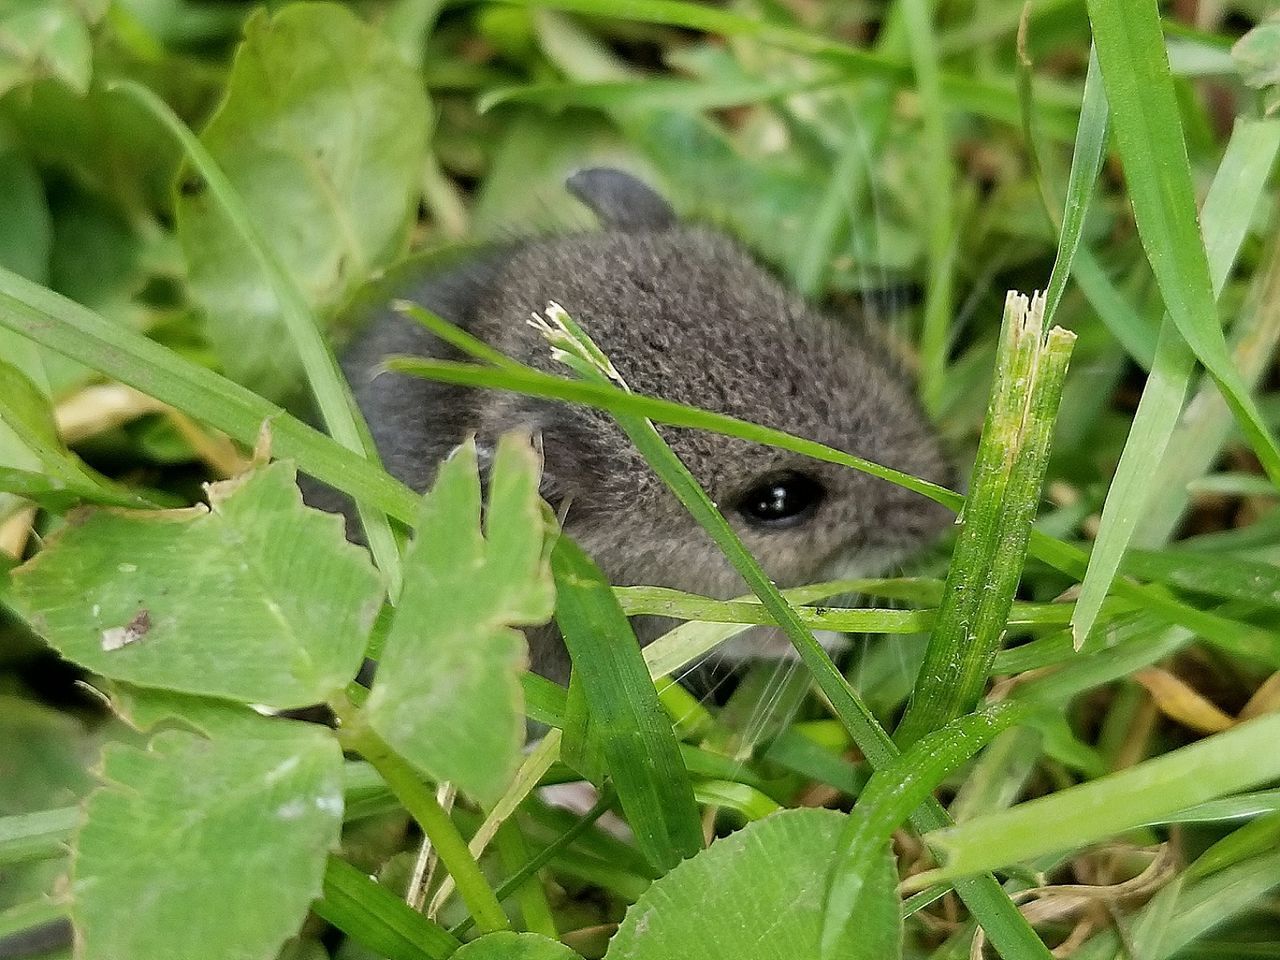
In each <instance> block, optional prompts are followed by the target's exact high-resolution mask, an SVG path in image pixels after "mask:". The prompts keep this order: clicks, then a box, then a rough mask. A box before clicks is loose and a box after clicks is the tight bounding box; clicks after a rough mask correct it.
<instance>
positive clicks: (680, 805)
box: [551, 536, 702, 870]
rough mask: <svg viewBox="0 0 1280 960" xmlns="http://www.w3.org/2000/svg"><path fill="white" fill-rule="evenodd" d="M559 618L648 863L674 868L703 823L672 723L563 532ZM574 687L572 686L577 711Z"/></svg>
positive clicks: (628, 632)
mask: <svg viewBox="0 0 1280 960" xmlns="http://www.w3.org/2000/svg"><path fill="white" fill-rule="evenodd" d="M551 569H552V573H553V574H554V575H555V580H556V622H557V623H558V624H559V625H560V632H561V634H562V635H563V636H564V640H565V646H567V647H568V648H569V653H570V656H572V658H573V665H574V678H575V684H580V689H581V691H582V697H583V698H584V700H585V702H586V706H587V712H588V717H589V720H590V728H591V737H592V738H593V739H594V740H595V741H596V742H597V743H598V744H599V748H600V750H601V752H602V754H603V756H604V759H605V761H606V764H607V768H608V771H609V774H610V776H611V777H612V778H613V782H614V784H615V786H616V787H617V792H618V799H619V801H620V802H621V804H622V808H623V810H624V812H625V813H626V815H627V822H628V823H629V824H630V825H631V829H632V830H633V831H634V832H635V835H636V840H637V842H638V844H639V846H640V849H641V850H642V851H644V853H645V855H646V856H647V857H648V858H649V860H650V862H651V863H652V864H653V865H654V866H655V867H659V868H660V869H664V870H669V869H671V868H672V867H674V866H675V865H676V864H677V863H679V862H680V861H681V860H683V859H685V858H686V857H691V856H693V855H694V854H695V853H697V852H698V851H699V850H700V849H702V826H701V822H700V820H699V817H698V808H697V805H696V804H695V803H694V798H693V788H692V785H691V783H690V780H689V773H688V771H687V770H686V769H685V766H684V761H683V759H681V756H680V750H679V747H678V746H677V745H676V739H675V734H674V732H673V731H672V729H671V722H670V720H669V719H668V717H667V715H666V714H665V713H664V712H663V710H662V707H661V705H660V704H659V703H658V694H657V691H656V690H655V689H654V686H653V681H652V680H651V679H650V677H649V671H648V670H647V669H645V665H644V658H643V657H642V656H641V654H640V647H639V645H638V644H637V643H636V641H635V634H634V633H633V632H632V629H631V625H630V623H629V622H628V621H627V617H626V614H624V613H623V612H622V608H621V607H620V606H618V601H617V599H616V598H615V597H614V595H613V591H612V589H611V588H610V587H609V584H608V581H606V580H605V578H604V575H603V574H602V573H601V572H600V570H599V569H598V568H597V567H596V565H595V564H594V563H592V562H591V560H590V558H588V557H587V555H586V554H585V553H583V552H582V549H581V548H580V547H578V546H577V544H575V543H573V542H572V541H571V540H569V538H568V537H563V536H562V537H560V539H559V540H558V541H557V542H556V545H555V548H554V549H553V550H552V552H551ZM574 692H575V691H574V687H573V686H571V687H570V692H569V712H570V713H572V712H573V701H574Z"/></svg>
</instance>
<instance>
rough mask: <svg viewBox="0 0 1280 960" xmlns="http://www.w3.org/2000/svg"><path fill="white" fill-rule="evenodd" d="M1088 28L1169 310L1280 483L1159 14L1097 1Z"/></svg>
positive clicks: (1131, 3) (1141, 229)
mask: <svg viewBox="0 0 1280 960" xmlns="http://www.w3.org/2000/svg"><path fill="white" fill-rule="evenodd" d="M1089 18H1090V20H1091V21H1092V23H1093V30H1094V43H1095V44H1096V46H1097V51H1098V62H1099V64H1100V65H1101V67H1102V79H1103V81H1104V84H1105V86H1106V92H1107V99H1108V101H1109V102H1110V104H1111V115H1112V120H1113V129H1114V135H1115V143H1116V148H1117V150H1118V152H1119V154H1120V157H1121V160H1122V162H1123V163H1124V168H1125V175H1126V179H1127V183H1128V187H1129V193H1130V198H1131V201H1132V204H1133V213H1134V219H1135V220H1136V222H1137V225H1138V233H1139V235H1140V236H1141V238H1142V243H1143V246H1144V247H1145V248H1146V251H1147V258H1148V260H1149V261H1150V262H1151V268H1152V271H1153V272H1154V274H1155V278H1156V283H1157V284H1158V285H1159V287H1160V292H1161V294H1162V295H1163V297H1164V302H1165V307H1166V309H1167V310H1168V311H1169V316H1170V318H1171V319H1172V321H1173V323H1174V325H1175V326H1176V327H1177V330H1178V332H1179V333H1180V334H1181V335H1182V338H1183V339H1184V340H1185V341H1186V343H1187V346H1188V347H1190V348H1191V351H1192V352H1193V353H1194V354H1195V355H1196V358H1197V359H1198V360H1199V361H1200V362H1201V363H1202V364H1203V365H1204V367H1205V369H1206V370H1207V371H1208V372H1209V374H1210V375H1211V376H1212V377H1213V379H1214V380H1215V381H1216V382H1217V384H1218V386H1219V387H1220V388H1221V390H1222V393H1223V396H1224V397H1225V399H1226V400H1227V403H1228V404H1229V405H1230V407H1231V409H1232V411H1233V412H1234V414H1235V416H1236V419H1237V421H1238V422H1239V424H1240V428H1241V430H1242V431H1243V432H1244V433H1245V435H1246V437H1247V438H1248V440H1249V443H1250V445H1251V446H1252V447H1253V449H1254V452H1255V453H1257V455H1258V458H1259V460H1261V461H1262V465H1263V467H1264V468H1265V469H1266V471H1267V474H1268V475H1269V476H1270V477H1271V479H1272V480H1273V481H1275V482H1277V483H1280V446H1278V445H1277V443H1276V439H1275V437H1273V436H1272V435H1271V432H1270V430H1269V429H1268V427H1267V425H1266V422H1265V420H1264V419H1263V417H1262V414H1261V412H1260V411H1259V410H1258V407H1257V404H1256V403H1254V401H1253V398H1252V397H1251V396H1250V395H1249V391H1248V388H1247V386H1246V385H1245V383H1244V380H1243V378H1242V377H1241V376H1240V373H1239V371H1238V370H1236V368H1235V366H1234V365H1233V363H1232V360H1231V356H1230V354H1229V353H1228V351H1227V346H1226V340H1225V339H1224V337H1223V335H1222V328H1221V326H1220V325H1219V323H1218V316H1217V309H1216V307H1215V304H1214V296H1213V283H1212V280H1211V274H1210V269H1209V260H1208V257H1207V254H1206V252H1205V245H1204V243H1203V241H1202V240H1201V237H1200V231H1199V229H1198V227H1197V219H1196V204H1195V192H1194V189H1193V187H1192V182H1191V168H1190V164H1189V162H1188V159H1187V147H1186V142H1185V140H1184V139H1183V135H1182V119H1181V115H1180V114H1179V111H1178V103H1177V99H1176V96H1175V93H1174V89H1173V79H1172V76H1171V75H1170V72H1169V61H1168V57H1167V55H1166V52H1165V43H1164V35H1163V34H1162V32H1161V27H1160V15H1159V9H1158V7H1157V4H1156V2H1155V0H1126V2H1124V3H1115V2H1112V0H1089Z"/></svg>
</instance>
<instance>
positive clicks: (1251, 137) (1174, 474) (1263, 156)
mask: <svg viewBox="0 0 1280 960" xmlns="http://www.w3.org/2000/svg"><path fill="white" fill-rule="evenodd" d="M1246 140H1247V141H1249V142H1251V143H1252V144H1253V148H1252V149H1250V150H1249V151H1248V154H1249V157H1250V158H1251V160H1252V161H1253V163H1255V164H1257V165H1259V166H1262V165H1266V166H1267V167H1270V166H1271V165H1272V164H1273V163H1274V155H1275V153H1276V152H1277V150H1280V147H1277V146H1275V144H1277V142H1280V119H1271V120H1240V121H1237V128H1236V130H1235V132H1234V133H1233V134H1232V139H1231V143H1236V142H1237V141H1242V142H1243V141H1246ZM1268 154H1270V157H1269V156H1268ZM1239 176H1240V180H1241V183H1244V184H1254V183H1265V182H1266V171H1265V170H1263V169H1257V168H1255V167H1250V168H1248V169H1242V170H1241V171H1240V173H1239ZM1230 199H1231V200H1232V202H1233V203H1235V202H1236V198H1235V197H1232V198H1230ZM1244 199H1247V197H1245V198H1241V200H1244ZM1245 226H1247V218H1243V217H1242V218H1241V220H1240V222H1239V225H1238V229H1243V228H1244V227H1245ZM1247 303H1248V304H1249V307H1248V309H1247V310H1246V312H1245V313H1244V314H1243V315H1242V316H1241V317H1240V319H1239V320H1238V321H1237V322H1236V324H1235V326H1234V327H1233V328H1232V330H1231V334H1230V338H1231V346H1232V356H1233V358H1234V361H1235V364H1236V366H1237V367H1238V368H1239V369H1240V371H1241V373H1242V375H1243V376H1244V378H1245V382H1246V383H1248V384H1249V385H1250V386H1256V385H1257V383H1258V381H1259V380H1260V379H1261V377H1262V375H1263V373H1264V372H1265V371H1266V370H1267V369H1268V365H1269V362H1270V359H1271V356H1272V353H1273V352H1274V350H1275V347H1276V343H1277V342H1278V341H1280V242H1276V241H1274V239H1273V241H1272V243H1271V245H1270V253H1269V254H1268V256H1267V258H1266V260H1265V261H1264V263H1263V264H1262V265H1260V266H1259V268H1258V270H1257V271H1256V273H1255V274H1254V278H1253V281H1252V284H1251V290H1250V294H1249V298H1248V301H1247ZM1187 409H1188V410H1195V411H1196V416H1195V417H1187V416H1185V415H1184V417H1183V419H1182V421H1181V422H1180V423H1179V424H1178V426H1177V428H1176V429H1175V431H1174V434H1173V436H1172V437H1171V438H1170V440H1169V444H1168V447H1167V450H1166V453H1165V457H1164V460H1163V461H1162V463H1161V464H1160V470H1159V471H1158V473H1157V474H1156V475H1155V476H1154V477H1153V478H1152V486H1153V491H1152V494H1151V498H1150V506H1149V507H1148V509H1147V511H1146V515H1145V516H1144V517H1143V518H1142V520H1141V522H1140V523H1139V525H1138V529H1137V531H1136V533H1135V534H1134V543H1135V544H1138V545H1140V546H1144V547H1159V546H1162V545H1163V544H1164V543H1165V542H1167V541H1168V539H1169V538H1170V537H1171V536H1172V535H1173V532H1174V530H1175V529H1176V527H1177V525H1178V521H1179V520H1180V519H1181V517H1182V515H1183V513H1184V512H1185V511H1186V508H1187V503H1188V501H1189V498H1190V492H1189V490H1188V486H1189V485H1190V484H1191V483H1192V482H1193V481H1195V480H1198V479H1199V478H1201V477H1203V476H1204V475H1205V474H1206V473H1208V471H1209V469H1210V468H1211V467H1212V466H1213V464H1214V462H1215V461H1216V460H1217V459H1218V457H1219V456H1220V455H1221V452H1222V447H1223V444H1224V443H1226V441H1227V438H1228V437H1229V436H1230V433H1231V428H1232V417H1231V411H1230V409H1229V408H1228V407H1227V406H1226V404H1225V403H1223V401H1222V398H1221V395H1220V394H1219V392H1218V390H1217V388H1216V386H1215V385H1214V384H1213V383H1205V384H1204V385H1202V386H1201V387H1200V389H1199V390H1198V391H1197V393H1196V395H1195V396H1194V397H1193V398H1192V400H1191V402H1190V403H1189V404H1188V406H1187Z"/></svg>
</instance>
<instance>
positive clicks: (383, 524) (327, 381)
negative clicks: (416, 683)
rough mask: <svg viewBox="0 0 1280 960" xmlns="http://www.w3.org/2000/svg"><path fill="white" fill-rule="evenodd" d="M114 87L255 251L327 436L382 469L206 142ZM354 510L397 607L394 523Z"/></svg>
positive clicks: (161, 109) (279, 268) (139, 92)
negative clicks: (176, 151)
mask: <svg viewBox="0 0 1280 960" xmlns="http://www.w3.org/2000/svg"><path fill="white" fill-rule="evenodd" d="M114 87H115V89H117V90H119V91H120V92H121V93H124V94H126V95H128V96H129V97H131V98H132V99H133V100H135V101H137V102H138V103H139V104H141V105H142V106H143V107H145V108H146V109H147V110H148V111H149V112H150V113H151V114H152V115H153V116H155V117H156V119H158V120H159V121H160V122H161V123H162V124H164V126H165V127H166V128H167V129H168V130H169V131H170V132H171V133H172V134H173V135H174V137H176V138H177V140H178V141H179V142H180V143H181V144H182V148H183V150H185V151H186V155H187V159H188V160H189V161H190V163H191V165H192V166H193V167H194V168H195V169H196V170H197V171H198V172H199V174H200V176H201V177H202V178H203V179H204V181H205V183H207V184H208V185H209V190H210V192H211V193H212V194H213V196H214V197H215V198H216V199H217V201H218V203H219V205H220V206H221V207H222V211H223V213H224V214H225V215H226V216H227V218H228V220H230V221H231V223H232V224H233V225H234V226H235V228H236V231H237V232H238V233H239V234H240V237H241V239H242V240H243V241H244V243H245V245H246V246H248V248H249V249H250V250H251V251H252V252H253V255H254V259H256V260H257V261H258V265H259V267H260V268H261V269H262V272H263V273H264V274H265V275H266V276H267V278H268V279H269V280H270V282H271V287H272V291H273V292H274V293H275V296H276V300H277V302H278V303H279V305H280V314H281V317H282V318H283V319H284V322H285V328H286V329H287V330H288V331H289V337H290V339H292V340H293V345H294V348H295V349H296V350H297V351H298V355H299V357H300V359H301V360H302V367H303V370H304V371H305V372H306V376H307V382H308V383H309V384H310V386H311V393H312V395H313V396H314V397H315V400H316V405H317V406H318V407H319V408H320V415H321V417H323V419H324V422H325V425H326V426H327V427H328V429H329V432H330V433H331V434H332V435H333V438H334V439H335V440H337V441H338V443H340V444H342V446H344V447H346V448H347V449H348V450H350V451H352V452H353V453H358V454H363V456H364V458H365V459H366V460H368V461H369V462H370V463H372V464H374V465H375V466H376V465H378V464H379V463H380V460H379V458H378V451H377V448H376V447H375V446H374V443H373V437H372V436H371V435H370V433H369V427H368V425H367V424H366V423H365V422H364V418H363V417H362V416H361V414H360V410H359V408H358V407H357V406H356V402H355V398H354V397H353V396H352V394H351V388H350V387H349V386H348V385H347V381H346V378H345V377H343V375H342V371H341V370H340V369H339V367H338V361H337V359H336V358H335V357H334V355H333V351H332V350H330V349H329V346H328V344H327V343H326V342H325V339H324V335H323V334H322V333H321V330H320V325H319V323H318V322H317V320H316V318H315V315H314V313H313V312H312V310H311V308H310V307H309V306H308V305H307V300H306V297H305V296H304V295H303V293H302V291H301V290H300V289H299V288H298V285H297V283H296V282H295V281H294V279H293V277H291V276H290V274H289V271H288V270H287V269H286V268H285V266H284V263H283V262H281V260H280V258H279V257H278V256H277V255H276V253H275V251H274V250H272V249H271V247H270V245H269V244H268V243H267V242H266V240H265V239H264V238H263V236H262V233H261V231H260V230H259V229H258V225H257V224H256V223H255V222H254V220H253V215H252V214H251V213H250V212H249V210H248V209H247V208H246V207H245V204H244V201H243V200H241V199H240V195H239V194H238V193H237V192H236V189H235V187H234V186H232V184H231V181H230V180H228V179H227V176H226V174H224V173H223V172H222V170H221V169H220V168H219V167H218V164H217V163H216V162H215V161H214V159H213V157H212V156H211V155H210V153H209V151H208V150H206V149H205V147H204V144H202V143H201V142H200V141H199V139H197V137H196V136H195V134H193V133H192V132H191V130H190V129H188V128H187V126H186V124H184V123H183V122H182V121H181V120H180V119H179V118H178V115H177V114H175V113H174V112H173V110H172V109H170V107H169V105H168V104H167V103H165V102H164V101H163V100H161V99H160V98H159V97H158V96H156V94H155V93H153V92H152V91H151V90H149V89H148V88H146V87H144V86H142V85H141V84H138V83H134V82H133V81H130V80H124V81H118V82H117V83H115V84H114ZM356 510H357V512H358V514H359V516H360V523H361V526H362V527H363V528H364V534H365V539H366V542H367V543H368V544H369V550H370V552H371V553H372V554H373V556H374V559H375V560H376V561H377V564H378V569H379V570H381V571H382V574H383V576H384V577H386V579H387V592H388V595H389V596H390V597H391V600H392V602H393V603H394V602H395V599H396V597H398V596H399V595H400V583H401V574H400V547H399V544H398V543H397V542H396V538H395V534H394V533H393V532H392V530H391V524H390V522H389V521H388V519H387V516H386V514H385V513H382V512H380V511H377V510H373V509H371V508H370V506H369V504H368V503H362V502H361V501H359V500H357V501H356Z"/></svg>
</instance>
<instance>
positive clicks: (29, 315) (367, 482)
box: [0, 267, 418, 523]
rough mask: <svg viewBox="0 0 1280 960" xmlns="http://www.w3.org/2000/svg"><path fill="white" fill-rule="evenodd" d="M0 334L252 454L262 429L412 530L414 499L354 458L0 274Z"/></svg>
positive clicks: (165, 354) (74, 307) (201, 371)
mask: <svg viewBox="0 0 1280 960" xmlns="http://www.w3.org/2000/svg"><path fill="white" fill-rule="evenodd" d="M0 327H4V328H5V329H8V330H13V331H15V332H16V333H20V334H22V335H23V336H25V337H28V338H29V339H31V340H33V341H35V342H36V343H38V344H40V345H42V346H45V347H48V348H49V349H50V350H53V351H55V352H56V353H60V354H62V355H63V356H65V357H70V358H71V359H73V360H77V361H79V362H80V363H83V364H85V365H86V366H88V367H90V368H91V369H93V370H96V371H98V372H99V373H102V374H104V375H106V376H108V377H111V378H112V379H114V380H119V381H120V382H121V383H125V384H128V385H129V386H131V387H134V388H136V389H138V390H141V391H142V392H143V393H145V394H147V395H148V396H151V397H155V398H156V399H157V400H160V401H163V402H164V403H167V404H169V405H170V406H172V407H175V408H176V409H178V410H181V411H182V412H183V413H185V414H187V415H188V416H191V417H194V418H195V419H197V420H200V421H202V422H204V423H206V424H208V425H209V426H211V427H214V428H215V429H218V430H221V431H222V432H223V433H225V434H227V435H228V436H229V437H231V438H232V439H233V440H237V441H239V442H240V443H242V444H244V445H245V446H248V447H252V446H253V445H254V444H255V443H256V442H257V440H258V438H259V435H260V433H261V431H262V428H263V426H264V425H268V426H269V427H270V429H271V438H272V450H273V452H274V453H275V454H276V455H277V456H279V457H287V458H290V459H293V460H296V461H297V463H298V466H299V467H300V468H301V469H302V470H303V471H305V472H306V473H309V474H310V475H311V476H313V477H315V478H316V479H318V480H321V481H323V482H325V483H327V484H329V485H331V486H333V487H334V488H336V489H338V490H341V491H343V492H344V493H347V494H350V495H351V496H352V497H354V498H355V499H356V500H363V501H365V502H366V503H368V504H369V506H370V507H372V508H374V509H377V510H381V511H383V512H385V513H387V514H388V515H390V516H393V517H395V518H396V519H397V520H400V521H402V522H404V523H412V522H413V520H414V517H415V516H416V515H417V510H418V496H417V494H415V493H414V492H413V491H412V490H410V489H409V488H408V487H406V486H405V485H404V484H402V483H400V482H399V481H398V480H395V479H393V478H392V477H391V476H389V475H388V474H387V473H386V472H385V471H383V470H381V469H379V468H378V467H377V466H376V465H375V464H372V463H370V462H369V461H367V460H366V459H365V458H364V457H362V456H360V455H359V454H356V453H352V452H351V451H350V450H347V449H345V448H343V447H342V446H340V445H339V444H338V443H336V442H335V441H333V440H331V439H330V438H328V437H326V436H325V435H324V434H322V433H320V432H319V431H317V430H314V429H312V428H311V427H309V426H307V425H306V424H304V423H302V422H301V421H299V420H297V419H296V418H294V417H291V416H289V414H287V413H285V412H284V411H283V410H282V409H281V408H280V407H278V406H276V405H275V404H273V403H271V402H269V401H267V400H264V399H262V398H261V397H259V396H258V395H257V394H256V393H253V392H252V391H250V390H246V389H245V388H244V387H242V386H240V385H239V384H237V383H233V382H232V381H230V380H228V379H227V378H225V377H221V376H218V374H216V373H214V372H213V371H211V370H207V369H205V368H204V367H200V366H197V365H196V364H194V363H192V362H190V361H189V360H185V359H183V358H182V357H180V356H178V355H177V354H176V353H174V352H173V351H171V350H167V349H166V348H164V347H162V346H161V345H160V344H158V343H155V342H154V341H152V340H148V339H147V338H146V337H144V336H142V335H141V334H139V333H136V332H135V331H133V330H130V329H127V328H125V327H123V326H121V325H120V324H116V323H112V322H110V321H109V320H106V319H104V318H103V317H102V316H101V315H100V314H97V313H95V312H94V311H92V310H90V309H88V308H87V307H83V306H81V305H80V304H78V303H75V302H74V301H72V300H69V299H67V298H66V297H63V296H61V295H59V294H57V293H54V292H53V291H52V290H49V289H47V288H46V287H42V286H40V285H39V284H36V283H32V282H31V281H29V280H26V279H24V278H23V277H20V276H18V275H17V274H16V273H13V272H12V271H10V270H6V269H4V268H3V267H0Z"/></svg>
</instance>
